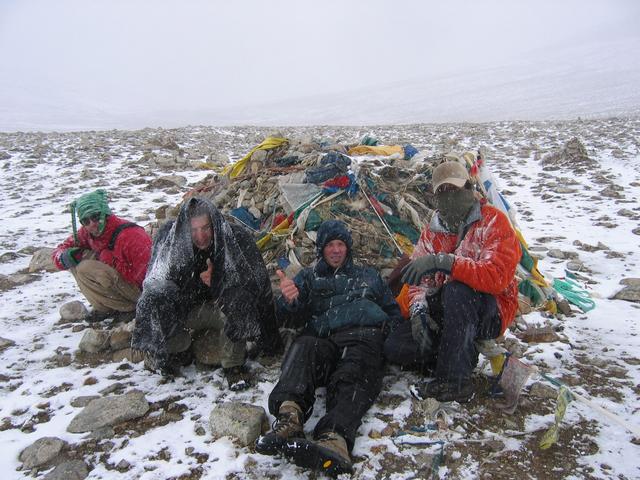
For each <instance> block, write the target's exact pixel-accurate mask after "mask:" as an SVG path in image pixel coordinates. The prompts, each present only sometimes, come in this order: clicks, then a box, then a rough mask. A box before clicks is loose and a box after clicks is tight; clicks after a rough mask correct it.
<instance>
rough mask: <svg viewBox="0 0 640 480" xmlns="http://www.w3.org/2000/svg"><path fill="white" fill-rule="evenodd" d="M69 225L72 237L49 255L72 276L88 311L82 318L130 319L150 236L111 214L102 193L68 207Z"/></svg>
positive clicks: (84, 197)
mask: <svg viewBox="0 0 640 480" xmlns="http://www.w3.org/2000/svg"><path fill="white" fill-rule="evenodd" d="M76 214H77V215H78V219H79V220H80V223H81V224H82V226H81V227H80V229H79V230H78V229H77V226H76ZM71 224H72V227H73V234H72V235H70V236H69V237H68V238H67V239H66V240H65V241H64V242H62V243H61V244H60V245H58V246H57V247H56V249H55V250H54V251H53V253H52V255H51V256H52V259H53V262H54V263H55V265H56V267H58V268H59V269H60V270H69V271H70V272H71V273H72V275H73V277H74V278H75V280H76V283H77V284H78V287H79V288H80V291H81V292H82V294H83V295H84V296H85V298H86V299H87V300H88V302H89V303H90V304H91V306H92V307H93V308H92V310H91V311H90V312H89V315H88V316H87V318H86V320H87V321H89V322H98V321H101V320H104V319H106V318H114V319H115V320H117V321H129V320H131V319H132V318H133V317H134V314H135V309H136V302H137V301H138V298H139V297H140V291H141V288H142V281H143V280H144V276H145V273H146V272H147V263H148V262H149V257H150V255H151V237H150V236H149V234H148V233H147V232H146V231H145V230H144V228H142V227H140V226H139V225H136V224H135V223H131V222H129V221H127V220H125V219H123V218H120V217H117V216H116V215H113V214H112V213H111V209H110V208H109V205H108V203H107V192H106V191H104V190H101V189H99V190H96V191H95V192H91V193H87V194H85V195H82V196H81V197H80V198H78V199H77V200H76V201H74V202H73V203H72V204H71Z"/></svg>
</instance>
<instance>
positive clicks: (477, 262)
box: [384, 161, 521, 402]
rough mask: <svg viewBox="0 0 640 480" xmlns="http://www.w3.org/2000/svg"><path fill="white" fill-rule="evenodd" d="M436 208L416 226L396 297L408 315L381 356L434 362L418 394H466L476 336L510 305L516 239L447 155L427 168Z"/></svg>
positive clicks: (448, 397)
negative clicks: (425, 221) (416, 237)
mask: <svg viewBox="0 0 640 480" xmlns="http://www.w3.org/2000/svg"><path fill="white" fill-rule="evenodd" d="M433 190H434V193H435V200H436V206H437V210H436V214H435V215H434V216H433V217H432V219H431V221H430V223H429V224H428V225H427V226H426V227H425V228H424V229H423V231H422V232H421V235H420V239H419V240H418V243H417V244H416V246H415V249H414V252H413V254H412V256H411V261H410V262H409V263H408V264H407V265H406V266H405V267H404V268H403V276H402V282H403V283H405V286H404V287H403V289H402V291H401V293H400V295H399V297H398V303H399V305H400V306H401V308H402V307H404V308H403V309H404V310H405V311H406V310H407V308H408V311H409V318H410V321H406V322H402V323H401V324H400V325H399V326H398V327H397V328H396V329H395V330H394V331H393V332H391V333H390V335H389V336H388V337H387V340H386V342H385V347H384V350H385V355H386V357H387V359H388V360H389V361H390V362H392V363H397V364H400V365H403V366H421V367H423V369H424V368H425V367H429V368H435V379H434V380H433V381H431V382H429V383H425V384H423V385H421V386H420V387H419V388H418V393H419V395H420V396H422V397H423V398H427V397H433V398H435V399H436V400H438V401H442V402H446V401H453V400H456V401H459V402H465V401H469V400H470V399H471V398H472V397H473V395H474V387H473V384H472V382H471V373H472V371H473V369H474V368H475V366H476V364H477V362H478V351H477V349H476V346H475V341H476V340H485V339H493V338H496V337H498V336H500V335H501V334H502V333H503V332H504V331H505V329H506V328H507V327H508V326H509V324H510V323H511V322H513V319H514V316H515V313H516V310H517V308H518V288H517V281H516V279H515V270H516V266H517V265H518V262H519V261H520V256H521V250H520V244H519V242H518V239H517V237H516V235H515V232H514V230H513V228H512V227H511V223H510V222H509V219H508V218H507V216H506V215H505V214H504V213H502V212H501V211H500V210H498V209H497V208H494V207H492V206H490V205H488V204H482V203H481V202H480V201H479V200H478V199H477V198H476V195H475V192H474V189H473V185H472V184H471V180H470V177H469V174H468V172H467V169H466V168H465V167H464V166H463V165H462V164H460V163H458V162H455V161H447V162H444V163H442V164H440V165H438V166H437V167H436V168H435V169H434V171H433Z"/></svg>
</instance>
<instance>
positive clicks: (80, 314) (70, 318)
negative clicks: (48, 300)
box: [60, 300, 89, 322]
mask: <svg viewBox="0 0 640 480" xmlns="http://www.w3.org/2000/svg"><path fill="white" fill-rule="evenodd" d="M88 313H89V312H88V310H87V307H85V305H84V303H82V302H80V301H78V300H73V301H72V302H67V303H65V304H64V305H62V306H61V307H60V319H61V320H62V321H63V322H80V321H82V320H84V319H85V318H86V317H87V315H88Z"/></svg>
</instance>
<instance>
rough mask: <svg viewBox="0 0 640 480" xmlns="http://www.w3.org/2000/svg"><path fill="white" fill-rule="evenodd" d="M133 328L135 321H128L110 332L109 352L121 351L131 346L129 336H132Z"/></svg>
mask: <svg viewBox="0 0 640 480" xmlns="http://www.w3.org/2000/svg"><path fill="white" fill-rule="evenodd" d="M134 327H135V320H132V321H130V322H129V323H127V324H125V325H118V326H117V327H116V328H114V329H113V330H111V336H110V337H109V345H110V346H111V350H114V351H115V350H122V349H125V348H129V347H130V346H131V336H132V335H133V329H134Z"/></svg>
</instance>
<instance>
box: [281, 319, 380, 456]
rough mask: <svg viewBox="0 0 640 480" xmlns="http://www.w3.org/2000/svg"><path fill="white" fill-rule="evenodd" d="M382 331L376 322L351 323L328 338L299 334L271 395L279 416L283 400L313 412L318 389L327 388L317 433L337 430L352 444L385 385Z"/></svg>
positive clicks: (316, 428)
mask: <svg viewBox="0 0 640 480" xmlns="http://www.w3.org/2000/svg"><path fill="white" fill-rule="evenodd" d="M383 344H384V333H383V332H382V329H380V328H375V327H362V328H352V329H348V330H343V331H340V332H337V333H335V334H333V335H331V336H329V337H328V338H317V337H312V336H307V335H302V336H300V337H298V338H297V339H296V340H295V341H294V343H293V345H291V348H290V349H289V351H288V352H287V355H286V356H285V358H284V360H283V362H282V372H281V374H280V380H279V381H278V383H277V384H276V386H275V388H274V389H273V391H272V392H271V395H269V411H270V412H271V413H272V414H273V415H276V416H277V414H278V410H279V409H280V405H281V404H282V402H284V401H287V400H289V401H293V402H296V403H297V404H298V405H299V406H300V407H301V408H302V411H303V412H304V414H305V421H306V420H307V419H308V418H309V416H310V415H311V412H312V411H313V404H314V402H315V392H316V388H318V387H323V386H326V387H327V399H326V408H327V412H326V415H324V416H323V417H322V418H321V419H320V420H319V421H318V423H317V425H316V427H315V430H314V433H313V435H314V438H317V437H318V436H319V435H320V434H322V433H324V432H329V431H331V432H336V433H339V434H340V435H342V436H343V437H344V438H345V440H346V441H347V446H348V448H349V450H350V451H351V449H352V448H353V444H354V442H355V437H356V431H357V430H358V427H359V426H360V424H361V423H362V417H363V416H364V414H365V413H366V412H367V410H369V408H370V407H371V405H373V402H374V401H375V399H376V397H377V396H378V393H379V392H380V389H381V388H382V375H383V371H382V370H383V366H384V358H383V356H382V347H383Z"/></svg>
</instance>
